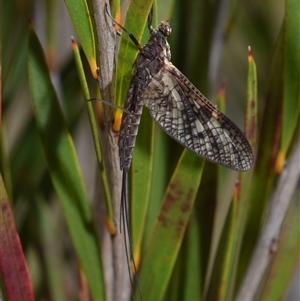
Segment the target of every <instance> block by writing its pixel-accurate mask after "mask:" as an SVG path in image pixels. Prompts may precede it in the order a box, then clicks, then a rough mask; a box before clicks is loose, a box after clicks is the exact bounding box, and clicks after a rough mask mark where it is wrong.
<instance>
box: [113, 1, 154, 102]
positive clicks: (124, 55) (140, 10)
mask: <svg viewBox="0 0 300 301" xmlns="http://www.w3.org/2000/svg"><path fill="white" fill-rule="evenodd" d="M152 4H153V0H146V1H145V0H136V1H130V3H129V7H128V10H127V13H126V20H125V23H124V27H125V28H126V29H127V30H128V31H130V32H131V33H132V34H133V35H134V37H135V38H136V39H137V41H141V38H142V35H143V32H144V29H145V25H146V22H147V18H148V14H149V11H150V8H151V6H152ZM137 52H138V49H137V47H136V46H135V45H134V43H133V42H132V41H131V39H130V38H129V36H128V35H127V34H122V38H121V43H120V51H119V55H118V61H117V63H118V65H117V81H116V94H115V95H116V104H117V105H118V106H122V105H123V104H124V100H125V97H126V93H127V90H128V86H129V81H130V79H131V76H132V66H133V63H134V61H135V58H136V55H137Z"/></svg>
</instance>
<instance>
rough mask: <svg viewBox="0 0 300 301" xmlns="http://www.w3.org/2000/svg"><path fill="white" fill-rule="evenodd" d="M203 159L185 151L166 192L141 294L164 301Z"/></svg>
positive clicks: (149, 244)
mask: <svg viewBox="0 0 300 301" xmlns="http://www.w3.org/2000/svg"><path fill="white" fill-rule="evenodd" d="M202 164H203V160H202V159H201V158H199V157H197V156H195V155H194V154H192V153H190V152H189V151H187V150H185V151H184V152H183V154H182V156H181V158H180V160H179V162H178V165H177V167H176V170H175V171H174V173H173V176H172V179H171V181H170V183H169V186H168V188H167V190H166V194H165V196H164V199H163V202H162V205H161V208H160V212H159V214H158V216H157V219H156V223H155V225H154V229H153V231H152V233H151V235H150V237H149V239H148V242H146V244H145V253H144V254H143V260H142V265H141V270H140V284H141V290H142V293H143V292H146V294H147V299H149V300H156V301H160V300H162V298H163V296H164V294H165V292H166V288H167V284H168V282H169V280H170V277H171V273H172V270H173V268H174V265H175V261H176V258H177V255H178V252H179V249H180V246H181V243H182V239H183V236H184V233H185V229H186V226H187V223H188V221H189V218H190V215H191V212H192V209H193V205H194V200H195V197H196V194H197V190H198V189H197V187H198V185H199V183H200V179H201V175H202V170H203V166H202Z"/></svg>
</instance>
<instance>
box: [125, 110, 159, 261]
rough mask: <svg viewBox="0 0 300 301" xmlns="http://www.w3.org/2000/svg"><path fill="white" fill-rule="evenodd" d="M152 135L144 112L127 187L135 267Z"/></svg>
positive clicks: (145, 203)
mask: <svg viewBox="0 0 300 301" xmlns="http://www.w3.org/2000/svg"><path fill="white" fill-rule="evenodd" d="M153 134H154V124H153V122H152V118H151V117H150V114H149V113H148V112H144V113H143V116H142V119H141V124H140V126H139V134H138V136H137V140H136V145H135V150H134V156H133V160H132V166H131V185H130V186H129V187H130V189H129V191H130V196H131V197H130V201H131V203H130V204H131V226H132V227H131V229H132V242H133V253H134V258H135V260H136V263H137V265H138V263H139V260H140V246H141V241H142V237H143V233H144V227H145V222H146V214H147V209H148V202H149V197H150V188H151V174H152V169H153V140H154V137H153Z"/></svg>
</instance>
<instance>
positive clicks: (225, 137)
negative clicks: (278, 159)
mask: <svg viewBox="0 0 300 301" xmlns="http://www.w3.org/2000/svg"><path fill="white" fill-rule="evenodd" d="M110 18H111V19H112V20H113V21H114V23H116V24H117V25H118V26H120V28H121V29H122V30H123V31H125V32H126V33H127V34H128V35H129V37H130V38H131V40H132V41H133V42H134V43H135V45H136V46H137V48H138V49H139V54H138V56H137V58H136V61H135V64H134V69H133V74H132V78H131V81H130V84H129V88H128V91H127V96H126V101H125V106H124V112H123V116H122V122H121V129H120V132H119V156H120V168H121V170H122V171H123V183H122V200H121V206H122V208H121V210H122V211H123V212H125V219H127V213H126V194H127V192H126V185H127V184H126V182H127V173H128V170H129V168H130V165H131V160H132V154H133V149H134V146H135V141H136V136H137V132H138V127H139V123H140V119H141V115H142V110H143V107H144V106H146V107H147V108H148V109H149V110H150V114H151V116H152V118H153V119H154V120H155V121H156V122H157V123H158V125H159V126H160V127H161V128H162V129H163V130H164V131H165V132H166V133H167V134H168V135H170V136H171V137H172V138H173V139H175V140H176V141H178V142H179V143H180V144H182V145H183V146H184V147H186V148H187V149H189V150H191V151H192V152H194V153H195V154H197V155H198V156H201V157H203V158H205V159H207V160H210V161H212V162H215V163H218V164H221V165H224V166H226V167H229V168H231V169H234V170H236V171H247V170H249V169H250V168H251V166H252V164H253V154H252V149H251V147H250V144H249V142H248V141H247V139H246V138H245V136H244V134H243V132H242V131H241V130H240V129H239V128H238V127H237V126H236V125H235V124H234V123H233V122H232V121H231V120H230V119H229V118H228V117H226V116H225V115H224V114H222V113H221V112H220V111H219V110H218V109H217V108H216V107H215V106H214V105H213V104H212V103H211V102H210V101H209V100H208V99H207V98H206V97H205V96H204V95H203V94H202V93H201V92H199V91H198V89H197V88H196V87H195V86H194V85H193V84H192V83H191V82H190V81H189V80H188V79H187V78H186V77H185V76H184V75H183V74H182V73H181V72H180V71H179V70H178V69H177V68H176V67H175V66H174V65H173V64H172V63H171V61H170V60H171V52H170V46H169V43H168V41H167V38H168V37H169V36H170V34H171V31H172V30H171V26H170V24H169V23H168V22H165V21H161V23H160V25H159V27H158V29H154V28H153V27H152V11H151V12H150V14H149V16H148V29H149V32H150V38H149V41H148V42H147V43H146V44H145V45H144V46H143V47H142V46H141V45H140V44H139V43H138V41H137V40H136V39H135V38H134V36H133V35H132V34H131V33H130V32H128V31H127V30H126V29H125V28H124V27H123V26H121V25H120V24H118V23H117V22H116V21H115V20H114V19H113V18H112V17H111V16H110ZM123 222H124V223H125V221H124V219H123ZM126 224H127V225H128V219H127V222H126ZM124 226H125V225H124ZM129 247H130V246H129ZM131 256H132V254H131Z"/></svg>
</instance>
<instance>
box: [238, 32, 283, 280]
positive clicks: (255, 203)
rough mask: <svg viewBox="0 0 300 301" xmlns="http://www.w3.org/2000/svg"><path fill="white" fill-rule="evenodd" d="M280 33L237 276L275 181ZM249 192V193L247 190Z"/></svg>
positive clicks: (243, 267) (280, 92) (280, 96)
mask: <svg viewBox="0 0 300 301" xmlns="http://www.w3.org/2000/svg"><path fill="white" fill-rule="evenodd" d="M282 29H283V28H281V31H280V33H279V36H278V41H277V46H276V49H275V52H274V56H273V62H272V67H271V71H270V80H269V85H268V88H267V94H266V107H265V112H264V114H263V115H262V116H263V119H262V122H261V126H260V128H261V129H264V130H263V131H260V132H259V137H258V142H259V144H258V149H257V152H256V156H255V161H256V162H255V167H254V170H253V177H252V183H251V191H250V204H249V206H250V207H249V213H248V219H247V225H246V229H245V234H244V239H243V244H242V249H241V258H240V262H239V265H238V270H239V271H238V274H239V275H238V277H237V278H238V279H241V278H242V275H243V274H244V273H245V270H246V268H247V264H248V262H249V260H250V257H251V253H252V251H253V248H254V245H255V242H256V239H257V237H258V233H259V229H260V226H261V219H262V217H263V214H264V210H265V206H266V202H267V200H268V198H269V196H270V192H271V189H272V184H273V181H274V176H275V174H274V170H275V160H276V156H277V153H278V149H279V139H278V138H279V137H280V132H281V125H282V119H281V116H282V100H283V85H282V72H283V38H284V36H283V33H284V31H283V30H282ZM248 193H249V192H248Z"/></svg>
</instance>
